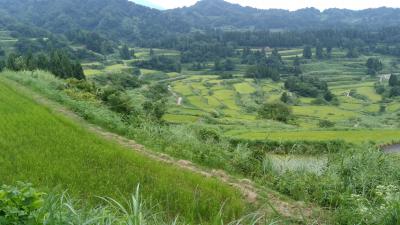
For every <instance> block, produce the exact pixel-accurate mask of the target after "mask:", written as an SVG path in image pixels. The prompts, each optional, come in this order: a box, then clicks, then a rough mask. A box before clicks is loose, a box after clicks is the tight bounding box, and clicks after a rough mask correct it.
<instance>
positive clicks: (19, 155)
mask: <svg viewBox="0 0 400 225" xmlns="http://www.w3.org/2000/svg"><path fill="white" fill-rule="evenodd" d="M0 98H1V99H2V101H1V102H0V152H1V154H0V180H1V183H7V184H12V183H14V182H16V181H25V182H31V183H33V184H34V185H35V186H37V187H40V188H48V189H50V190H51V189H53V188H54V187H56V186H59V185H61V188H62V190H65V189H68V191H69V192H70V193H71V194H72V195H73V196H77V197H80V198H83V199H86V200H89V201H92V202H93V201H94V200H95V198H94V197H95V196H110V197H114V198H120V197H121V195H122V196H124V197H128V196H129V194H130V193H133V192H134V189H135V187H136V185H137V184H139V183H140V185H141V190H142V192H143V194H144V197H145V198H146V199H150V198H151V199H153V200H154V199H156V200H157V203H159V205H160V207H161V210H162V211H165V212H167V213H168V214H169V215H171V216H172V217H174V216H175V215H178V214H179V215H180V216H181V217H183V218H184V219H185V220H187V221H197V222H198V221H200V220H205V221H208V220H210V219H212V218H213V217H214V216H215V215H216V214H218V212H219V210H220V207H221V205H222V204H224V205H225V207H224V209H225V210H226V216H227V218H233V217H235V216H237V215H239V214H241V213H242V212H243V210H244V208H245V203H244V202H243V201H242V200H241V199H242V197H241V195H240V193H238V191H236V190H234V189H233V188H231V187H228V186H227V185H224V184H222V183H221V182H219V181H217V180H215V179H211V178H204V177H203V176H201V175H197V174H194V173H192V172H188V171H183V170H182V169H180V168H178V167H175V166H171V165H168V164H167V163H162V162H158V161H155V160H152V159H150V158H148V157H146V156H144V155H141V154H138V153H135V152H132V151H130V150H128V149H127V148H124V147H121V146H120V145H117V144H115V143H113V142H110V141H106V140H104V139H102V138H100V137H99V136H97V135H95V134H93V133H91V132H88V131H87V130H86V129H85V128H83V127H82V126H80V125H77V124H75V122H73V121H71V120H70V119H67V118H65V117H63V116H60V115H58V114H56V113H53V112H52V111H51V110H50V109H48V108H45V107H43V106H41V105H38V104H37V103H35V102H34V101H33V100H32V99H31V98H28V97H26V96H25V94H21V90H19V89H18V90H17V89H15V86H10V83H9V82H7V81H6V80H4V78H1V79H0ZM193 190H196V197H194V196H193Z"/></svg>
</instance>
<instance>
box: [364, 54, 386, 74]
mask: <svg viewBox="0 0 400 225" xmlns="http://www.w3.org/2000/svg"><path fill="white" fill-rule="evenodd" d="M366 66H367V68H368V74H369V75H373V76H374V75H376V74H377V73H378V72H379V71H381V70H382V69H383V64H382V62H381V61H380V60H379V59H378V58H369V59H368V60H367V63H366Z"/></svg>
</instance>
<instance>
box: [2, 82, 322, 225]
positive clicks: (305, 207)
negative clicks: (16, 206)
mask: <svg viewBox="0 0 400 225" xmlns="http://www.w3.org/2000/svg"><path fill="white" fill-rule="evenodd" d="M1 81H3V82H5V83H6V84H7V85H9V86H11V87H13V88H15V89H17V90H18V91H19V92H21V93H23V94H24V95H25V96H27V97H28V96H29V98H31V99H33V100H34V101H36V102H37V103H38V104H41V105H43V106H45V107H47V108H49V109H50V110H51V111H52V112H54V113H58V114H61V115H63V116H66V117H68V118H70V119H72V120H73V121H75V122H77V123H79V124H81V125H82V126H83V127H84V128H86V129H88V130H89V131H91V132H93V133H95V134H97V135H99V136H100V137H103V138H104V139H107V140H109V141H112V142H116V143H118V144H120V145H122V146H124V147H126V148H128V149H131V150H133V151H136V152H139V153H140V154H143V155H145V156H147V157H149V158H151V159H153V160H155V161H159V162H163V163H167V164H171V165H174V166H177V167H179V168H182V169H185V170H188V171H191V172H193V173H197V174H201V175H203V176H205V177H208V178H215V179H218V180H219V181H221V182H223V183H225V184H228V185H230V186H232V187H235V188H237V189H238V190H239V191H240V192H241V193H242V194H243V196H244V198H245V199H246V200H247V202H249V203H250V204H252V205H255V206H256V208H258V209H259V213H260V214H266V215H273V214H278V215H279V216H281V217H283V218H286V219H290V220H294V221H299V222H301V224H326V223H325V222H324V221H325V218H326V216H324V211H323V209H321V208H319V207H318V206H315V205H310V204H305V203H304V202H297V201H293V200H291V199H287V198H285V197H284V196H282V195H280V194H279V193H277V192H275V191H273V190H270V189H267V188H264V187H260V186H258V185H256V184H255V183H254V182H252V181H251V180H248V179H238V178H236V177H233V176H231V175H228V174H227V173H226V172H224V171H222V170H211V169H210V170H209V169H205V168H202V167H200V166H197V165H195V164H193V163H192V162H190V161H186V160H178V159H175V158H173V157H171V156H169V155H166V154H162V153H158V152H155V151H151V150H148V149H146V147H144V146H143V145H141V144H138V143H136V142H135V141H133V140H130V139H128V138H125V137H123V136H120V135H118V134H115V133H111V132H108V131H106V130H105V129H103V128H101V127H99V126H96V125H94V124H91V123H89V122H87V121H86V120H84V119H83V118H81V117H80V116H79V115H77V114H76V113H74V112H73V111H71V110H69V109H67V108H66V107H64V106H62V105H60V104H59V103H57V102H54V101H52V100H50V99H48V98H46V97H43V96H41V95H40V94H38V93H36V92H34V91H33V90H31V89H29V88H27V87H25V86H22V85H21V84H19V83H17V82H15V81H12V80H9V79H2V78H0V82H1Z"/></svg>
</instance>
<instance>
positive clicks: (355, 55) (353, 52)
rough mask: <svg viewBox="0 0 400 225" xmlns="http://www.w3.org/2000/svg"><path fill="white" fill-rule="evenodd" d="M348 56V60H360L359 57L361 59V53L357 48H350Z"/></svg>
mask: <svg viewBox="0 0 400 225" xmlns="http://www.w3.org/2000/svg"><path fill="white" fill-rule="evenodd" d="M346 56H347V57H348V58H358V57H360V52H359V51H358V49H357V48H355V47H350V48H349V50H348V52H347V55H346Z"/></svg>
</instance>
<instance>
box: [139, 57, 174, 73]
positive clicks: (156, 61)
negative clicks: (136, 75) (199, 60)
mask: <svg viewBox="0 0 400 225" xmlns="http://www.w3.org/2000/svg"><path fill="white" fill-rule="evenodd" d="M133 65H134V66H137V67H140V68H144V69H154V70H161V71H163V72H181V69H182V68H181V64H180V63H179V62H178V61H177V60H175V59H173V58H171V57H167V56H152V57H151V59H150V60H147V61H136V62H134V63H133Z"/></svg>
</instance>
